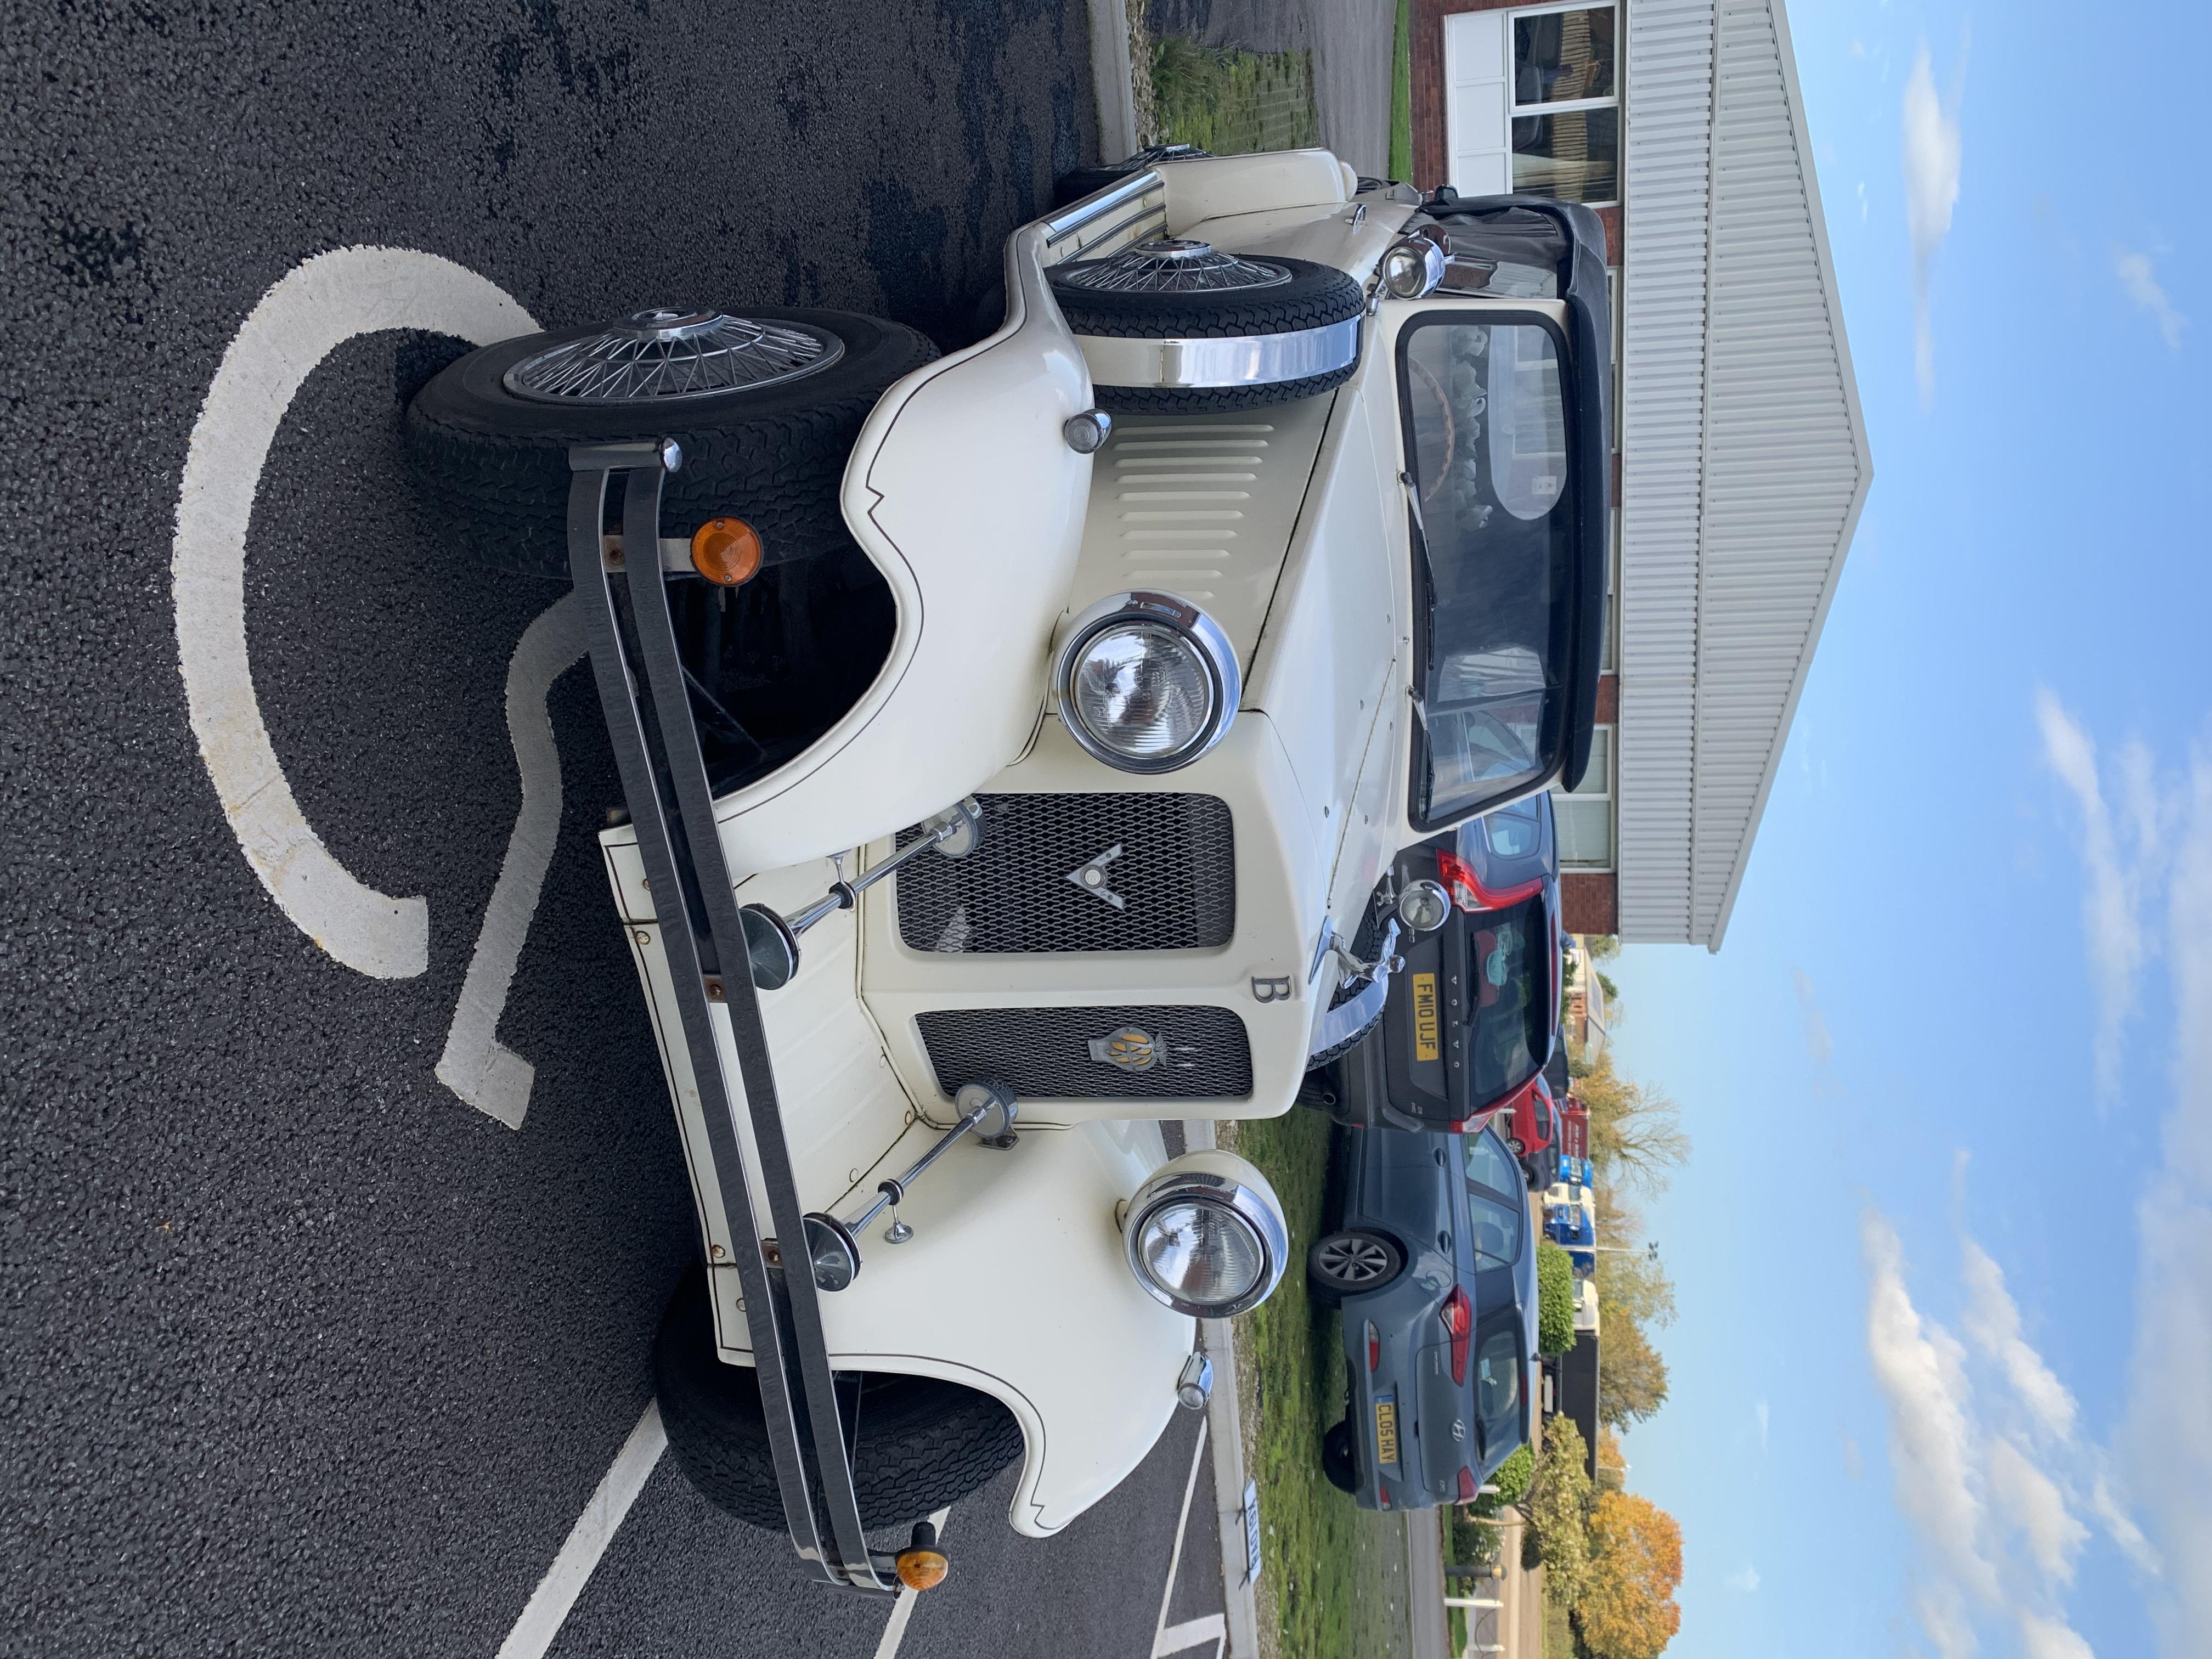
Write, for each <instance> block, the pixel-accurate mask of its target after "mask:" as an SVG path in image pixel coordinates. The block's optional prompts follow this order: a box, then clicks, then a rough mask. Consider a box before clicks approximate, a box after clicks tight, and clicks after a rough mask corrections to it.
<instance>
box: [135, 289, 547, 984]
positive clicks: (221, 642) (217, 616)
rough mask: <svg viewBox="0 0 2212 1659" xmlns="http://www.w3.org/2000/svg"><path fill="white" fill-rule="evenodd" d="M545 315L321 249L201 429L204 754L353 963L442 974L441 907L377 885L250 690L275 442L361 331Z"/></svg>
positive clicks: (184, 647) (244, 346) (328, 936)
mask: <svg viewBox="0 0 2212 1659" xmlns="http://www.w3.org/2000/svg"><path fill="white" fill-rule="evenodd" d="M537 326H538V324H537V322H536V321H535V320H534V319H532V317H531V315H530V313H528V312H527V311H526V310H524V309H523V308H522V307H521V305H520V303H519V302H518V301H516V300H515V299H514V298H513V295H509V294H508V293H507V291H506V290H505V289H501V288H500V287H499V286H498V285H497V284H496V283H492V282H489V281H488V280H487V279H486V278H484V277H482V276H477V274H476V273H475V272H474V271H472V270H468V269H467V268H466V267H465V266H462V265H458V264H454V263H453V261H452V260H450V259H441V258H438V257H437V256H436V255H435V254H432V253H423V252H418V251H416V250H415V249H412V248H392V247H346V248H339V249H337V250H336V251H334V252H329V253H320V254H317V255H316V256H315V257H314V258H312V259H307V260H305V261H303V262H301V264H298V265H295V266H294V267H293V269H292V270H289V272H287V273H286V274H285V275H284V276H283V277H282V278H281V279H280V280H279V281H278V282H277V283H276V285H275V286H274V287H272V288H271V289H270V290H269V291H268V292H267V293H266V294H264V295H262V296H261V300H260V302H259V303H258V304H257V305H256V306H255V307H253V310H252V313H250V314H249V315H248V316H247V317H246V321H245V322H244V323H243V324H241V325H240V327H239V331H238V333H237V334H236V336H235V337H233V339H232V340H231V343H230V345H229V347H228V349H227V350H225V351H224V353H223V356H222V367H221V368H218V369H217V370H216V376H215V382H214V384H213V385H211V386H209V388H208V395H207V401H206V402H205V403H204V404H202V405H201V407H200V416H199V420H198V421H197V422H196V423H195V424H194V426H193V428H192V436H191V446H190V447H189V448H188V449H187V450H186V452H185V471H184V482H183V485H182V488H181V489H179V492H178V496H177V535H176V541H175V544H174V547H173V550H172V553H171V556H170V579H171V583H172V587H173V593H174V598H175V601H176V611H177V657H178V662H179V667H180V668H181V669H182V670H183V672H184V679H185V704H186V707H187V708H188V710H189V712H190V714H191V725H192V734H193V736H194V737H195V738H197V739H198V742H199V748H200V757H201V758H202V759H203V760H204V761H205V762H206V763H207V769H208V776H209V777H210V779H211V780H212V781H214V784H215V789H216V797H217V798H218V799H220V800H221V801H222V810H223V813H224V816H225V817H228V819H229V821H230V827H231V830H232V833H233V834H234V835H235V836H237V837H238V844H239V847H240V850H242V851H243V852H244V853H245V854H246V861H247V862H248V863H249V864H251V865H252V866H253V872H254V873H255V874H256V875H258V877H260V878H261V883H262V885H263V886H264V887H266V888H267V889H268V890H269V892H270V896H271V897H273V898H274V899H275V900H276V902H277V904H278V905H279V906H280V907H282V908H283V912H284V914H285V915H288V916H289V917H290V918H291V919H292V921H293V922H294V923H295V925H296V926H297V927H299V928H300V930H301V932H302V933H306V934H307V937H308V938H310V939H313V940H314V941H315V943H316V944H317V945H320V946H321V947H322V948H323V949H324V950H325V951H329V952H330V953H331V955H332V956H333V957H337V959H338V960H339V961H340V962H342V963H345V964H346V966H347V967H349V968H352V969H356V970H357V971H359V972H361V973H364V974H368V975H371V976H373V977H374V978H377V979H410V978H412V977H414V976H415V975H417V974H420V973H421V972H422V970H423V969H425V968H426V967H428V965H429V941H430V916H429V908H428V905H427V904H426V903H425V902H423V900H422V899H421V898H419V897H417V898H393V897H392V896H390V895H388V894H385V893H380V892H378V891H376V890H374V889H373V888H370V887H367V886H364V885H363V884H362V883H361V882H359V881H358V880H356V878H354V877H353V875H352V874H351V873H350V872H348V871H347V870H346V868H345V867H344V866H343V865H341V864H340V863H339V862H338V861H337V860H336V859H334V858H332V857H331V854H330V852H329V850H328V849H327V848H325V847H324V845H323V842H322V839H321V837H320V836H317V835H316V834H315V832H314V830H313V828H312V827H311V826H310V825H309V824H308V823H307V819H306V817H303V816H302V815H301V811H300V806H299V803H298V802H297V801H296V800H295V799H293V796H292V788H291V786H290V784H289V783H288V782H287V781H285V777H284V771H283V767H281V766H280V765H278V764H277V761H276V751H275V750H273V749H272V748H271V747H270V742H269V729H268V727H267V726H265V725H264V723H263V721H262V719H261V708H260V705H259V703H258V702H257V701H256V700H255V697H254V693H253V675H252V668H251V666H250V664H249V662H248V659H247V656H246V526H247V524H248V522H249V521H250V520H252V514H253V497H254V493H255V491H256V490H257V489H258V488H259V486H260V483H261V469H262V466H263V465H264V463H265V462H266V461H267V460H268V459H269V446H270V443H271V441H273V440H274V439H275V437H276V428H277V426H278V424H279V423H280V422H282V421H283V418H284V413H285V411H286V410H288V409H289V408H290V407H291V404H292V399H293V398H294V397H295V396H296V395H297V393H298V392H299V390H300V387H301V384H302V383H304V382H305V381H306V380H307V375H308V374H309V373H310V372H311V371H312V370H313V368H314V367H315V365H316V364H318V363H319V362H322V360H323V359H324V358H325V356H328V355H329V354H330V353H331V350H332V349H334V348H336V347H337V346H339V345H341V344H343V343H344V342H345V341H347V340H349V339H351V338H352V337H354V336H355V335H356V334H368V333H374V332H377V331H381V330H385V329H395V328H416V329H427V330H429V331H434V332H435V333H440V334H453V335H458V336H459V337H461V338H462V339H465V340H469V341H471V342H474V343H477V344H484V343H489V342H490V341H493V340H504V339H507V338H509V337H512V336H514V335H517V334H526V333H529V332H532V331H534V330H535V329H536V328H537Z"/></svg>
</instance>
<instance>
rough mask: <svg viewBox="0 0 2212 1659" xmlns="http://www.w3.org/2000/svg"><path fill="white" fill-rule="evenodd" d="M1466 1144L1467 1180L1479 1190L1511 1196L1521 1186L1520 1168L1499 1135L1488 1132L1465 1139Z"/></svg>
mask: <svg viewBox="0 0 2212 1659" xmlns="http://www.w3.org/2000/svg"><path fill="white" fill-rule="evenodd" d="M1465 1139H1466V1141H1467V1178H1468V1180H1469V1181H1472V1182H1474V1184H1475V1185H1476V1186H1478V1187H1487V1188H1489V1189H1490V1190H1491V1192H1492V1194H1501V1193H1510V1192H1513V1191H1515V1190H1516V1189H1517V1188H1519V1187H1520V1185H1521V1169H1520V1166H1519V1165H1518V1164H1516V1163H1515V1162H1514V1161H1513V1154H1512V1153H1510V1152H1507V1151H1506V1150H1505V1148H1504V1146H1502V1145H1501V1144H1500V1143H1499V1141H1498V1137H1497V1136H1496V1135H1494V1134H1492V1133H1490V1132H1489V1131H1487V1130H1485V1131H1484V1132H1483V1133H1480V1134H1479V1135H1468V1136H1467V1137H1465Z"/></svg>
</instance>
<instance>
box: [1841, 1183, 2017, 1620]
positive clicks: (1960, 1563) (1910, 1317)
mask: <svg viewBox="0 0 2212 1659" xmlns="http://www.w3.org/2000/svg"><path fill="white" fill-rule="evenodd" d="M1859 1243H1860V1247H1861V1249H1862V1250H1863V1252H1864V1254H1865V1256H1866V1263H1867V1275H1868V1285H1867V1358H1868V1359H1869V1361H1870V1362H1871V1363H1872V1364H1873V1367H1874V1378H1875V1386H1876V1387H1877V1388H1879V1389H1881V1395H1882V1398H1883V1400H1884V1401H1886V1402H1887V1405H1888V1407H1889V1449H1890V1470H1891V1474H1892V1477H1893V1480H1895V1482H1896V1487H1897V1506H1898V1508H1899V1510H1903V1511H1904V1513H1905V1519H1906V1520H1908V1521H1910V1522H1911V1523H1912V1524H1913V1525H1914V1526H1915V1527H1916V1528H1918V1529H1919V1532H1920V1534H1921V1535H1922V1537H1923V1539H1925V1540H1926V1541H1927V1542H1928V1544H1929V1547H1930V1549H1931V1550H1932V1551H1933V1552H1934V1554H1935V1558H1936V1564H1937V1565H1939V1566H1940V1567H1941V1568H1942V1571H1943V1573H1944V1575H1945V1577H1947V1578H1948V1580H1949V1581H1950V1582H1951V1583H1954V1584H1956V1585H1959V1586H1961V1587H1963V1588H1964V1589H1966V1590H1967V1591H1968V1592H1970V1593H1971V1594H1972V1595H1974V1596H1975V1597H1976V1598H1978V1599H1980V1600H1984V1601H1994V1600H1995V1599H1996V1593H1997V1575H1996V1568H1995V1567H1993V1566H1992V1565H1990V1562H1989V1560H1988V1559H1986V1558H1985V1557H1984V1555H1983V1554H1982V1553H1981V1550H1980V1547H1979V1545H1978V1539H1979V1537H1980V1535H1981V1531H1982V1498H1981V1491H1980V1481H1979V1480H1978V1477H1977V1476H1976V1474H1975V1473H1974V1471H1973V1468H1972V1464H1971V1462H1970V1460H1969V1456H1968V1449H1969V1447H1970V1445H1971V1443H1972V1436H1971V1432H1970V1431H1969V1429H1968V1426H1967V1417H1966V1402H1967V1384H1966V1363H1965V1362H1966V1356H1965V1352H1964V1351H1963V1350H1962V1349H1960V1346H1959V1344H1958V1342H1957V1341H1956V1340H1954V1338H1953V1337H1952V1336H1951V1334H1949V1333H1948V1332H1947V1331H1945V1330H1944V1329H1943V1328H1942V1326H1940V1325H1936V1324H1933V1323H1930V1322H1927V1321H1924V1320H1923V1319H1922V1318H1921V1316H1920V1312H1919V1310H1917V1309H1916V1308H1915V1307H1914V1306H1913V1305H1912V1297H1911V1293H1910V1292H1909V1291H1906V1289H1905V1250H1904V1247H1903V1246H1902V1245H1901V1244H1899V1242H1898V1237H1897V1232H1896V1230H1895V1229H1894V1228H1893V1227H1892V1226H1891V1225H1889V1223H1888V1222H1887V1221H1886V1220H1884V1219H1883V1218H1881V1216H1879V1215H1877V1214H1875V1212H1873V1211H1871V1210H1869V1211H1868V1212H1866V1214H1865V1215H1863V1217H1861V1218H1860V1220H1859ZM1954 1599H1955V1598H1954ZM1939 1601H1940V1598H1939ZM1936 1611H1937V1612H1938V1613H1941V1612H1942V1608H1941V1607H1940V1606H1939V1607H1937V1608H1936ZM1922 1622H1923V1625H1927V1626H1928V1627H1929V1628H1928V1633H1929V1639H1931V1640H1932V1641H1934V1642H1935V1643H1936V1646H1937V1647H1938V1648H1939V1649H1940V1650H1942V1651H1944V1652H1945V1653H1947V1654H1948V1653H1954V1652H1971V1651H1972V1640H1971V1637H1970V1638H1969V1640H1968V1645H1967V1646H1966V1648H1963V1649H1960V1648H1955V1647H1954V1646H1950V1645H1947V1642H1948V1638H1947V1637H1946V1636H1945V1635H1944V1634H1942V1632H1940V1631H1939V1629H1938V1628H1937V1626H1938V1625H1941V1624H1942V1623H1944V1620H1942V1619H1941V1618H1939V1619H1937V1620H1936V1622H1935V1623H1932V1624H1931V1623H1929V1619H1928V1618H1927V1617H1926V1616H1925V1615H1924V1614H1923V1620H1922Z"/></svg>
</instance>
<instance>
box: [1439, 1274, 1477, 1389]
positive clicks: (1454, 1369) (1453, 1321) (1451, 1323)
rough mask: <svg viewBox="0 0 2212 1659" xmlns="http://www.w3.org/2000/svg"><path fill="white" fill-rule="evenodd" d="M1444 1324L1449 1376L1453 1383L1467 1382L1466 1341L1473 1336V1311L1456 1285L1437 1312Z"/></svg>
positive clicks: (1465, 1293) (1464, 1292)
mask: <svg viewBox="0 0 2212 1659" xmlns="http://www.w3.org/2000/svg"><path fill="white" fill-rule="evenodd" d="M1437 1316H1438V1317H1439V1318H1441V1319H1442V1320H1443V1322H1444V1329H1445V1330H1447V1331H1448V1332H1449V1333H1450V1334H1451V1374H1452V1381H1453V1382H1454V1383H1464V1382H1466V1381H1467V1349H1468V1338H1470V1337H1471V1336H1473V1335H1474V1309H1473V1308H1472V1307H1470V1306H1469V1305H1468V1299H1467V1292H1466V1291H1463V1290H1462V1289H1460V1287H1459V1286H1458V1285H1453V1286H1452V1293H1451V1294H1450V1295H1449V1296H1448V1297H1445V1298H1444V1305H1443V1307H1442V1308H1441V1309H1439V1310H1437Z"/></svg>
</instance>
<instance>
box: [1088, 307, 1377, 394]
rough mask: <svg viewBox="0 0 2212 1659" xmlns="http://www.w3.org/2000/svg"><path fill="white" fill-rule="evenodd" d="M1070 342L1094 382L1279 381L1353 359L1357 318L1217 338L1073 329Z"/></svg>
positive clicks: (1355, 359)
mask: <svg viewBox="0 0 2212 1659" xmlns="http://www.w3.org/2000/svg"><path fill="white" fill-rule="evenodd" d="M1075 343H1076V344H1077V345H1078V346H1079V347H1080V348H1081V349H1082V352H1083V358H1084V361H1085V362H1086V363H1088V364H1089V365H1090V366H1091V380H1092V382H1093V383H1094V384H1095V385H1098V386H1188V387H1200V386H1280V385H1282V384H1284V383H1285V382H1287V381H1291V380H1308V379H1310V378H1311V377H1313V376H1314V375H1316V374H1334V373H1335V372H1336V371H1337V370H1339V369H1341V368H1350V367H1351V366H1352V364H1353V363H1356V362H1358V361H1359V319H1358V318H1357V317H1348V318H1346V319H1345V320H1344V321H1342V322H1340V323H1326V324H1324V325H1322V326H1321V327H1319V328H1302V329H1297V330H1296V331H1292V332H1290V333H1287V334H1244V335H1237V336H1232V337H1229V338H1227V339H1218V340H1184V339H1178V340H1124V339H1113V338H1109V337H1106V336H1104V335H1099V334H1079V335H1077V336H1076V337H1075Z"/></svg>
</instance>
